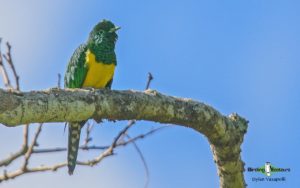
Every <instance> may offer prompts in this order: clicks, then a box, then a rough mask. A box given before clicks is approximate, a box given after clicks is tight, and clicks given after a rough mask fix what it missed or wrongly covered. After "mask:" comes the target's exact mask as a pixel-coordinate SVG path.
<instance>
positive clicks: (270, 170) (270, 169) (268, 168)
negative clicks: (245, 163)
mask: <svg viewBox="0 0 300 188" xmlns="http://www.w3.org/2000/svg"><path fill="white" fill-rule="evenodd" d="M247 171H248V172H257V173H262V174H264V175H265V176H266V177H252V181H255V182H258V181H286V177H284V176H281V177H271V176H274V175H275V174H279V173H288V172H290V171H291V169H290V168H281V167H280V168H279V167H276V166H274V165H272V164H271V162H266V163H265V165H264V166H261V167H258V168H253V167H248V168H247Z"/></svg>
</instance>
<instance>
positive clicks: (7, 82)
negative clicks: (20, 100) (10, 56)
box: [0, 38, 12, 88]
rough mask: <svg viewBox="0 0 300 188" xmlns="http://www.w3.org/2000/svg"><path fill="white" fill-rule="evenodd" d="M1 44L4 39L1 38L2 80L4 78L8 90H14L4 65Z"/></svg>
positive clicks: (0, 63)
mask: <svg viewBox="0 0 300 188" xmlns="http://www.w3.org/2000/svg"><path fill="white" fill-rule="evenodd" d="M1 42H2V39H1V38H0V70H1V74H2V78H3V82H4V86H5V87H6V88H12V85H11V82H10V79H9V76H8V74H7V71H6V68H5V66H4V63H3V58H2V53H1Z"/></svg>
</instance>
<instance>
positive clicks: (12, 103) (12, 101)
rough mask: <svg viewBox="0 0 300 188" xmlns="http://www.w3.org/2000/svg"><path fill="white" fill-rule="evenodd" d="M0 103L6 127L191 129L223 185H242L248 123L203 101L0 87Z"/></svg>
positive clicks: (1, 119)
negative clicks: (146, 124)
mask: <svg viewBox="0 0 300 188" xmlns="http://www.w3.org/2000/svg"><path fill="white" fill-rule="evenodd" d="M0 101H1V104H0V123H2V124H4V125H6V126H17V125H20V124H27V123H43V122H65V121H81V120H84V119H89V118H92V119H95V120H101V119H104V118H105V119H110V120H130V119H135V120H149V121H154V122H160V123H170V124H176V125H181V126H185V127H190V128H193V129H194V130H196V131H198V132H200V133H202V134H204V135H205V136H206V137H207V138H208V140H209V142H210V145H211V149H212V151H213V155H214V160H215V162H216V164H217V167H218V174H219V176H220V184H221V187H244V186H245V182H244V176H243V171H244V163H243V162H242V160H241V157H240V152H241V149H240V146H241V144H242V142H243V137H244V134H245V133H246V130H247V123H248V122H247V121H246V120H245V119H243V118H242V117H240V116H238V115H237V114H232V115H230V116H229V117H226V116H223V115H222V114H220V113H219V112H218V111H216V110H215V109H213V108H212V107H210V106H208V105H206V104H204V103H200V102H196V101H193V100H191V99H185V98H176V97H171V96H166V95H163V94H160V93H158V92H156V91H153V90H146V91H144V92H139V91H114V90H107V89H102V90H84V89H65V90H62V89H50V90H45V91H31V92H14V91H11V90H10V91H7V90H2V89H0Z"/></svg>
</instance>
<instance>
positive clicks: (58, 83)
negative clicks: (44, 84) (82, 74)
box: [57, 73, 61, 89]
mask: <svg viewBox="0 0 300 188" xmlns="http://www.w3.org/2000/svg"><path fill="white" fill-rule="evenodd" d="M57 88H58V89H60V88H61V74H60V73H58V74H57Z"/></svg>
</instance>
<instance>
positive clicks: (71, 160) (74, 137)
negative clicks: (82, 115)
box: [68, 121, 86, 175]
mask: <svg viewBox="0 0 300 188" xmlns="http://www.w3.org/2000/svg"><path fill="white" fill-rule="evenodd" d="M85 122H86V121H83V122H70V123H69V138H68V169H69V174H70V175H72V174H73V172H74V169H75V166H76V161H77V154H78V148H79V140H80V131H81V128H82V127H83V125H84V124H85Z"/></svg>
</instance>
